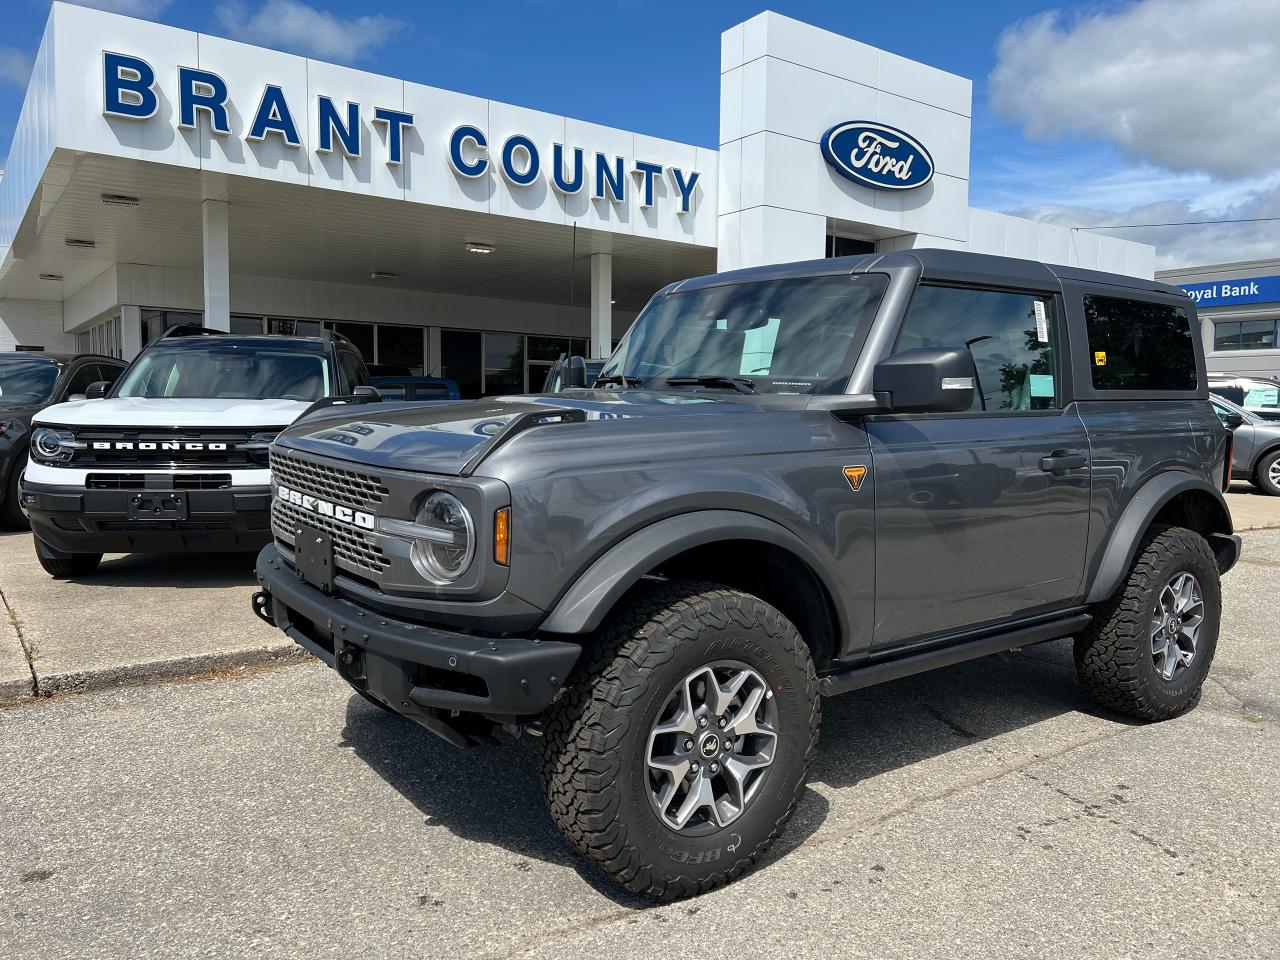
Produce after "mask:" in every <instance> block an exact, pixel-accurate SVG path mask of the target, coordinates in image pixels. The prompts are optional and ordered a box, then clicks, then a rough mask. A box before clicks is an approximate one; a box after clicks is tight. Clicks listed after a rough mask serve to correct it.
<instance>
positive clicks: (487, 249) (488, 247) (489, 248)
mask: <svg viewBox="0 0 1280 960" xmlns="http://www.w3.org/2000/svg"><path fill="white" fill-rule="evenodd" d="M466 246H467V253H493V244H492V243H468V244H467V245H466Z"/></svg>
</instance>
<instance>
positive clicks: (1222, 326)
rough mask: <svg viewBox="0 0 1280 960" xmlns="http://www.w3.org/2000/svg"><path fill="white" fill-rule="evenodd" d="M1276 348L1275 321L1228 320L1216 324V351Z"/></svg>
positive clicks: (1214, 334) (1214, 333)
mask: <svg viewBox="0 0 1280 960" xmlns="http://www.w3.org/2000/svg"><path fill="white" fill-rule="evenodd" d="M1275 346H1276V321H1275V320H1228V321H1224V322H1222V323H1217V324H1214V327H1213V349H1215V350H1273V349H1275Z"/></svg>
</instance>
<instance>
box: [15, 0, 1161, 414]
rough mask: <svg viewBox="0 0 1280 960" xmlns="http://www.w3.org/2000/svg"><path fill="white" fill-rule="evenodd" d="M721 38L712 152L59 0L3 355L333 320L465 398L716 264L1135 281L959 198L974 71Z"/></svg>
mask: <svg viewBox="0 0 1280 960" xmlns="http://www.w3.org/2000/svg"><path fill="white" fill-rule="evenodd" d="M714 44H715V39H714V38H713V37H707V47H708V50H707V52H708V55H714ZM719 53H720V64H721V72H720V118H719V120H720V122H719V139H718V144H719V148H718V149H716V150H713V149H709V148H707V147H703V146H696V145H691V144H686V143H677V142H674V141H670V140H664V139H661V138H659V137H655V136H650V135H647V134H641V133H633V132H630V131H627V130H622V129H618V128H614V127H608V126H602V125H599V124H596V123H588V122H585V121H582V120H577V119H574V118H573V117H571V116H561V115H556V114H550V113H543V112H540V111H537V110H530V109H526V108H523V107H519V106H513V105H510V104H508V103H502V102H498V101H495V100H485V99H481V98H479V97H475V96H470V95H467V94H465V93H455V92H452V91H448V90H442V89H438V88H434V87H428V86H424V85H422V84H419V83H415V82H412V81H410V80H400V79H394V78H391V77H384V76H379V75H376V74H372V73H366V72H362V71H359V70H354V69H351V68H348V67H343V66H336V65H334V64H330V63H324V62H320V61H316V60H309V59H307V58H304V57H300V56H295V55H293V54H288V53H281V52H277V51H274V50H268V49H263V48H259V47H254V46H249V45H246V44H243V43H238V42H235V41H232V40H227V39H223V38H220V37H214V36H208V35H205V34H197V33H193V32H190V31H187V30H180V29H176V28H173V27H168V26H163V25H160V24H156V23H150V22H146V21H142V20H136V19H131V18H128V17H123V16H118V15H114V14H110V13H104V12H101V11H97V10H91V9H86V8H82V7H77V6H70V5H67V4H63V3H56V2H55V3H54V4H53V5H52V10H51V13H50V17H49V22H48V26H47V28H46V30H45V33H44V37H43V39H42V41H41V44H40V47H39V51H38V54H37V56H36V58H35V66H34V70H33V73H32V77H31V82H30V85H29V87H28V90H27V93H26V99H25V102H24V104H23V108H22V112H21V115H20V119H19V121H18V125H17V129H16V132H15V134H14V140H13V143H12V145H11V147H10V149H9V151H8V160H7V169H6V171H5V175H4V178H3V180H0V350H6V349H12V348H13V347H14V346H15V345H19V344H20V345H25V346H36V347H38V346H42V347H44V348H46V349H49V350H55V349H56V350H67V349H80V350H86V351H87V350H93V351H97V352H106V353H113V354H116V355H119V356H124V357H130V356H132V355H134V354H135V353H136V352H137V351H138V350H139V349H140V348H141V347H142V345H143V344H144V343H145V342H146V341H147V340H148V339H150V338H152V337H154V336H156V335H157V334H158V333H159V332H160V331H162V330H163V329H165V328H166V327H167V326H169V325H171V324H174V323H178V322H191V323H196V322H199V323H203V324H204V325H205V326H206V327H210V328H215V329H221V330H231V331H241V332H249V331H252V332H259V331H264V332H279V333H289V332H305V331H316V330H320V329H322V328H324V327H329V328H331V329H336V330H338V331H340V332H341V333H343V334H344V335H346V336H347V337H349V338H350V339H351V340H352V341H354V342H355V343H356V344H357V345H358V346H359V347H360V349H361V350H362V351H363V352H364V354H365V356H366V357H367V358H368V360H369V361H370V362H377V363H381V364H388V365H395V366H402V367H409V368H411V369H412V370H414V371H425V372H427V373H431V374H441V375H444V376H449V377H453V378H455V379H457V380H458V381H459V383H460V384H461V385H462V387H463V390H464V391H465V393H466V394H467V395H478V394H480V393H489V394H492V393H498V392H518V391H523V390H527V389H537V387H538V386H539V385H540V384H541V381H542V377H543V375H544V374H545V371H546V368H547V365H548V364H549V363H550V362H551V361H552V360H554V359H555V357H556V356H558V355H559V354H560V353H561V352H564V351H568V350H572V351H575V352H583V351H589V352H590V353H592V354H593V355H596V356H603V355H606V354H607V353H608V352H609V351H610V349H611V347H612V344H613V343H614V342H615V341H616V340H617V338H618V337H619V336H621V334H622V333H623V332H624V331H625V330H626V328H627V326H628V324H629V323H630V322H631V320H632V319H633V318H634V316H635V315H636V313H637V311H638V310H639V309H640V308H641V307H643V305H644V303H645V302H646V300H647V299H648V298H649V297H650V295H652V293H653V292H654V291H655V290H657V289H659V288H660V287H662V286H664V285H665V284H667V283H670V282H672V281H675V280H678V279H681V278H683V277H688V276H692V275H697V274H703V273H709V272H713V271H716V270H731V269H735V268H740V267H750V266H754V265H759V264H766V263H776V262H785V261H791V260H806V259H814V258H821V257H824V256H832V255H841V254H846V253H864V252H872V251H899V250H907V249H912V248H921V247H943V248H948V249H959V250H973V251H980V252H984V253H995V254H1004V255H1007V256H1012V257H1026V258H1031V259H1038V260H1045V261H1050V262H1056V263H1063V264H1071V265H1078V266H1083V267H1090V268H1096V269H1100V270H1108V271H1113V272H1116V273H1123V274H1130V275H1133V276H1138V277H1144V278H1150V277H1152V276H1153V271H1154V250H1153V248H1152V247H1150V246H1148V245H1145V244H1139V243H1132V242H1128V241H1124V240H1120V239H1115V238H1111V237H1106V236H1099V235H1096V234H1093V233H1090V232H1084V231H1070V230H1067V229H1064V228H1062V227H1057V226H1052V225H1049V224H1043V223H1039V222H1035V221H1031V220H1025V219H1020V218H1016V217H1010V216H1006V215H1002V214H998V213H992V212H989V211H985V210H978V209H974V208H972V207H970V206H969V165H970V137H971V132H972V124H971V108H972V84H971V82H970V81H969V80H967V79H965V78H963V77H958V76H955V75H952V74H949V73H945V72H943V71H941V70H938V69H935V68H933V67H930V66H927V65H925V64H921V63H917V62H914V61H912V60H908V59H906V58H904V57H901V56H898V55H896V54H893V53H889V52H887V51H884V50H878V49H876V48H874V47H870V46H867V45H866V44H863V43H859V42H857V41H856V40H852V39H849V38H846V37H842V36H838V35H836V34H833V33H830V32H827V31H824V30H820V29H817V28H815V27H812V26H809V25H807V24H803V23H799V22H797V21H795V20H791V19H788V18H786V17H782V16H778V15H777V14H773V13H762V14H760V15H759V16H756V17H753V18H752V19H750V20H748V21H746V22H745V23H741V24H738V25H737V26H735V27H732V28H731V29H729V30H727V31H726V32H725V33H724V34H723V35H722V36H721V38H720V51H719ZM518 97H519V93H518V91H513V95H512V98H513V99H518ZM564 107H565V110H566V112H567V113H569V114H571V113H572V112H573V103H572V93H571V90H567V92H566V102H565V104H564Z"/></svg>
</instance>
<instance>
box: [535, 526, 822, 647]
mask: <svg viewBox="0 0 1280 960" xmlns="http://www.w3.org/2000/svg"><path fill="white" fill-rule="evenodd" d="M726 540H756V541H760V542H763V543H768V544H772V545H774V546H777V547H781V548H782V549H784V550H787V551H789V552H790V553H791V554H793V555H794V556H795V557H796V558H797V560H799V561H801V562H803V563H805V564H806V565H807V566H808V567H809V569H810V570H811V571H813V573H814V575H815V576H817V577H818V578H819V580H821V582H822V584H823V586H824V587H825V588H826V590H827V592H828V593H829V594H830V595H831V596H832V597H837V598H838V597H839V596H840V591H839V590H838V589H837V588H836V585H835V582H834V580H833V578H832V575H831V572H830V571H829V570H827V569H825V566H824V564H823V562H822V561H821V559H820V558H819V557H818V555H817V553H816V552H815V551H814V550H813V549H812V548H811V547H809V545H808V544H806V543H805V542H804V541H803V540H801V539H800V538H799V537H798V536H796V535H795V534H794V533H792V532H791V531H790V530H788V529H787V528H786V527H784V526H782V525H781V524H779V523H775V522H774V521H773V520H767V519H765V518H764V517H759V516H756V515H754V514H750V513H741V512H739V511H736V510H701V511H697V512H695V513H683V514H680V515H678V516H674V517H667V518H666V519H665V520H659V521H658V522H656V523H653V524H650V525H649V526H647V527H645V528H644V529H643V530H638V531H636V532H635V533H633V534H631V535H630V536H628V537H627V538H625V539H624V540H621V541H620V542H618V543H617V544H615V545H614V546H613V547H611V548H610V549H609V550H608V551H606V552H605V553H604V555H603V556H601V557H599V558H597V559H596V560H595V561H594V562H593V563H592V564H591V565H590V566H589V567H587V569H586V570H585V571H584V572H583V573H582V574H581V576H579V577H578V579H577V580H575V581H574V583H573V585H572V586H570V587H569V589H568V590H567V591H566V592H565V593H564V595H563V596H562V597H561V598H560V600H559V601H557V603H556V604H555V606H554V607H552V609H551V612H550V614H548V616H547V618H546V620H544V621H543V622H542V624H541V626H540V628H539V629H541V630H545V631H547V632H549V633H586V632H589V631H591V630H594V629H595V628H596V627H598V626H599V625H600V622H601V621H602V620H603V619H604V618H605V615H606V614H607V613H608V612H609V611H610V610H611V609H613V606H614V604H616V603H617V602H618V601H619V600H620V599H621V598H622V596H623V594H625V593H626V592H627V591H628V590H630V589H631V588H632V587H633V586H635V584H636V583H638V582H639V580H640V578H641V577H643V576H644V575H645V574H646V573H648V572H649V571H650V570H653V569H654V568H655V567H656V566H658V565H659V564H661V563H662V562H663V561H665V560H669V559H671V558H672V557H674V556H677V555H679V554H681V553H684V552H685V551H686V550H689V549H692V548H693V547H700V546H703V545H705V544H709V543H717V542H722V541H726ZM836 607H837V609H836V616H837V618H838V619H839V621H840V623H839V628H840V631H841V635H843V634H844V631H845V629H846V628H847V624H846V623H845V622H844V620H845V615H844V611H843V610H840V609H839V603H838V602H837V603H836Z"/></svg>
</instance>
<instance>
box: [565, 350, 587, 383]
mask: <svg viewBox="0 0 1280 960" xmlns="http://www.w3.org/2000/svg"><path fill="white" fill-rule="evenodd" d="M564 385H565V388H570V387H585V386H586V385H587V361H586V359H585V358H584V357H570V358H569V362H568V364H566V366H565V370H564Z"/></svg>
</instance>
